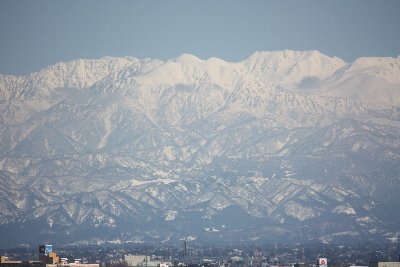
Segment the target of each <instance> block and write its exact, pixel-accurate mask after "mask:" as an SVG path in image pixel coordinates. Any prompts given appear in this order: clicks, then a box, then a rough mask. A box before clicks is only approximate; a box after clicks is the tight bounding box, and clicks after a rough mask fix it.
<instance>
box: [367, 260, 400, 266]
mask: <svg viewBox="0 0 400 267" xmlns="http://www.w3.org/2000/svg"><path fill="white" fill-rule="evenodd" d="M368 266H369V267H400V262H397V261H392V262H384V261H380V262H370V263H369V265H368Z"/></svg>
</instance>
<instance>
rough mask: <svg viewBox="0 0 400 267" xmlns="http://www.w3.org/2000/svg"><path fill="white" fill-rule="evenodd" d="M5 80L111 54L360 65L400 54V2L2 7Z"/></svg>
mask: <svg viewBox="0 0 400 267" xmlns="http://www.w3.org/2000/svg"><path fill="white" fill-rule="evenodd" d="M0 38H1V39H0V73H6V74H26V73H29V72H32V71H37V70H39V69H40V68H42V67H44V66H46V65H50V64H54V63H56V62H58V61H67V60H71V59H76V58H100V57H103V56H134V57H137V58H146V57H150V58H159V59H163V60H166V59H171V58H174V57H177V56H178V55H180V54H182V53H191V54H194V55H196V56H198V57H200V58H203V59H207V58H209V57H212V56H214V57H219V58H222V59H225V60H228V61H239V60H242V59H244V58H246V57H247V56H249V55H250V54H252V53H253V52H254V51H272V50H283V49H293V50H319V51H321V52H322V53H324V54H327V55H329V56H338V57H341V58H343V59H344V60H346V61H348V62H349V61H352V60H354V59H355V58H357V57H360V56H395V57H397V56H398V55H399V54H400V1H398V0H393V1H389V0H385V1H380V0H376V1H375V0H374V1H368V0H357V1H355V0H345V1H341V0H335V1H320V0H316V1H298V0H295V1H284V0H278V1H244V0H243V1H232V0H229V1H228V0H227V1H225V0H210V1H208V0H201V1H200V0H199V1H189V0H184V1H167V0H162V1H149V0H146V1H108V2H105V1H98V0H96V1H89V0H85V1H55V0H49V1H41V0H38V1H19V0H2V1H0Z"/></svg>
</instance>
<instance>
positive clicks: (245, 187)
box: [0, 50, 400, 246]
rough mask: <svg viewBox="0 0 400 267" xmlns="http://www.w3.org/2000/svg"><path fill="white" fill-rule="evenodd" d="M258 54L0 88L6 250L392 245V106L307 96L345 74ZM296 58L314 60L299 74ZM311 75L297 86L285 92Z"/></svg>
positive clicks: (106, 64)
mask: <svg viewBox="0 0 400 267" xmlns="http://www.w3.org/2000/svg"><path fill="white" fill-rule="evenodd" d="M253 55H254V54H253ZM255 55H256V56H257V53H255ZM270 56H272V57H273V58H274V60H276V61H275V63H276V62H278V63H279V62H281V61H280V60H283V59H284V60H286V61H285V62H286V63H285V64H284V66H285V68H282V69H283V72H281V73H278V72H275V74H279V75H282V77H289V78H286V80H284V81H283V82H281V83H280V82H279V79H276V77H279V75H278V76H274V75H275V74H274V75H269V74H268V73H266V72H265V68H264V67H265V66H266V65H265V64H266V63H268V62H266V61H264V60H265V58H266V57H267V58H268V57H270ZM249 58H251V56H250V57H249ZM257 58H258V59H260V61H257V60H256V63H257V64H256V63H254V64H253V63H252V64H253V65H252V64H250V66H253V67H254V68H253V67H250V68H249V65H246V64H247V63H246V62H247V61H246V60H244V61H241V62H236V63H232V62H226V61H223V60H221V59H217V58H210V59H208V60H201V59H199V58H197V57H195V56H192V55H187V54H186V55H182V56H180V57H178V58H176V59H172V60H169V61H160V60H152V59H145V60H138V59H136V58H122V59H114V58H103V59H101V60H100V61H96V60H93V61H88V62H92V63H88V64H86V63H85V61H72V63H65V64H66V65H68V64H70V66H69V67H65V66H63V63H60V64H59V65H57V64H56V65H54V66H50V67H48V68H47V69H45V70H43V71H42V72H38V73H39V74H32V75H30V76H29V75H28V76H25V77H22V78H21V77H19V78H18V77H17V78H15V77H10V76H0V97H1V100H0V110H1V114H2V115H1V116H0V124H1V129H0V183H1V184H2V187H1V188H2V189H1V190H0V210H1V219H0V232H1V233H2V235H4V236H6V237H10V238H12V233H17V232H18V236H17V237H16V238H15V240H14V243H15V244H18V242H25V241H26V242H37V240H40V241H41V242H47V241H49V242H50V241H51V242H54V244H56V243H57V242H58V243H60V244H61V243H62V242H68V243H74V242H81V241H83V240H87V242H106V241H107V240H115V239H118V240H120V241H121V242H176V241H177V240H181V239H188V238H189V239H191V240H193V239H196V240H197V241H198V242H253V241H254V240H259V241H268V240H271V239H274V240H291V241H293V242H297V241H304V240H310V241H312V240H320V241H324V242H335V241H338V240H345V239H346V238H347V239H348V240H349V239H352V240H359V241H360V242H361V241H362V240H374V239H384V238H387V237H397V236H399V235H400V230H399V229H398V225H399V223H400V217H399V216H398V215H396V214H390V213H389V212H388V211H390V210H391V209H392V208H393V207H394V206H396V203H399V202H400V199H399V196H398V194H396V192H398V190H400V181H399V176H398V173H399V171H400V170H399V166H398V160H399V158H400V141H399V140H400V139H399V133H400V123H399V120H400V109H399V106H398V104H396V103H397V102H396V101H397V100H396V99H394V101H392V103H393V105H391V106H390V105H389V106H388V105H387V103H388V101H387V99H384V100H385V101H383V100H379V99H378V101H376V102H371V101H370V99H368V98H363V97H361V96H357V97H353V98H349V97H346V96H341V97H338V96H330V95H323V94H321V93H320V92H318V90H319V89H318V88H319V87H317V85H318V86H320V84H319V83H320V82H323V81H328V82H329V81H330V80H329V79H332V80H333V82H332V83H328V85H329V86H331V85H332V84H334V82H335V80H334V79H333V78H332V77H336V76H338V75H339V76H340V75H341V73H346V70H348V69H349V68H351V67H352V65H348V64H347V63H345V62H343V61H341V60H340V59H335V58H329V57H326V56H324V55H322V54H320V53H319V52H316V51H306V52H296V51H289V50H286V51H280V52H271V53H267V52H265V53H261V55H260V53H258V56H257ZM315 58H317V59H321V60H316V61H315ZM253 59H254V58H253ZM247 60H248V59H247ZM250 61H252V60H251V59H250ZM267 61H268V60H267ZM364 61H365V60H364V59H363V60H360V61H357V64H358V65H360V64H361V65H362V63H363V62H364ZM367 61H368V64H369V65H371V64H373V68H379V66H380V65H382V64H383V66H384V68H386V67H387V66H391V65H390V63H393V62H397V61H396V59H383V61H384V62H383V63H382V62H380V61H379V60H377V59H373V60H367ZM377 61H378V63H379V62H380V63H379V64H377V63H374V62H377ZM99 62H100V63H99ZM252 62H253V61H252ZM300 62H308V63H307V64H309V62H317V63H316V65H313V68H312V69H310V70H309V72H306V70H307V68H297V67H295V66H298V65H299V64H300ZM321 62H327V63H326V64H327V65H326V66H327V67H326V68H325V69H324V68H321V69H320V70H321V71H320V72H319V74H318V75H317V74H315V73H316V72H314V70H316V69H318V68H319V67H316V66H320V65H321V64H322V63H321ZM371 62H372V63H371ZM263 64H264V65H263ZM280 64H281V63H280ZM307 64H305V66H307ZM310 64H311V63H310ZM324 64H325V63H324ZM343 64H345V65H343ZM346 64H347V65H346ZM374 64H375V65H378V66H375V65H374ZM278 65H279V64H278ZM300 65H301V64H300ZM369 65H368V66H366V67H365V68H370V66H369ZM263 66H264V67H263ZM271 66H272V65H271ZM393 66H395V65H393ZM353 67H354V68H356V67H357V66H353ZM290 69H292V72H290V71H289V70H290ZM358 69H361V70H363V69H364V67H363V66H358V67H357V68H356V72H355V74H356V75H355V76H353V77H356V76H357V75H359V74H360V73H362V71H361V72H359V71H358ZM392 69H393V70H392V71H393V72H394V73H397V72H396V71H397V69H396V68H395V67H393V68H392ZM252 70H255V71H252ZM273 71H276V69H275V67H274V68H273ZM288 73H289V74H290V73H295V74H296V75H293V76H290V75H289V76H287V75H288ZM268 75H269V76H268ZM301 75H303V76H304V77H303V76H301ZM310 75H314V76H312V77H317V78H318V79H317V78H315V79H314V80H313V79H311V80H310V81H309V85H310V87H309V88H301V86H300V87H298V88H297V87H296V88H294V87H291V86H292V85H293V86H294V85H296V84H303V85H304V79H305V78H307V77H310ZM315 75H317V76H315ZM326 75H327V76H326ZM347 75H349V74H347ZM363 75H365V74H363ZM367 75H372V76H371V77H374V72H372V74H371V73H370V72H367ZM271 77H272V78H271ZM15 79H17V80H18V79H20V80H18V82H16V81H15ZM290 84H291V86H288V85H290ZM383 85H384V86H385V83H383ZM7 86H8V87H7ZM313 86H314V87H313ZM399 88H400V87H399V86H398V85H396V86H395V87H394V88H389V89H393V90H394V91H399ZM333 89H337V88H336V87H334V88H333ZM339 89H341V88H339ZM339 89H338V90H339ZM354 90H362V88H355V89H354ZM391 100H392V99H391ZM383 192H386V193H383ZM11 193H12V194H11ZM33 229H35V231H33ZM24 238H25V239H26V238H27V239H28V240H24ZM7 245H9V244H8V243H0V246H7Z"/></svg>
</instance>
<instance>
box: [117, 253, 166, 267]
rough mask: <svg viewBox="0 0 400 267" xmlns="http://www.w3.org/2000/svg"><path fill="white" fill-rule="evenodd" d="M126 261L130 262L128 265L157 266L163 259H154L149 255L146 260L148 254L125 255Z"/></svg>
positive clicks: (134, 266) (140, 266) (133, 266)
mask: <svg viewBox="0 0 400 267" xmlns="http://www.w3.org/2000/svg"><path fill="white" fill-rule="evenodd" d="M124 260H125V262H126V263H127V264H128V266H131V267H136V266H138V267H145V266H147V267H157V266H160V264H161V261H159V260H156V261H153V260H151V258H149V257H148V256H147V262H146V255H130V254H129V255H125V256H124Z"/></svg>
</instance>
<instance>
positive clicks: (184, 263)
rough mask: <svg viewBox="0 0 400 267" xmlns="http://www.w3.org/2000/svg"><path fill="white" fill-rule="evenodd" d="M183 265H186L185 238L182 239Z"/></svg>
mask: <svg viewBox="0 0 400 267" xmlns="http://www.w3.org/2000/svg"><path fill="white" fill-rule="evenodd" d="M183 266H186V240H184V241H183Z"/></svg>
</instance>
